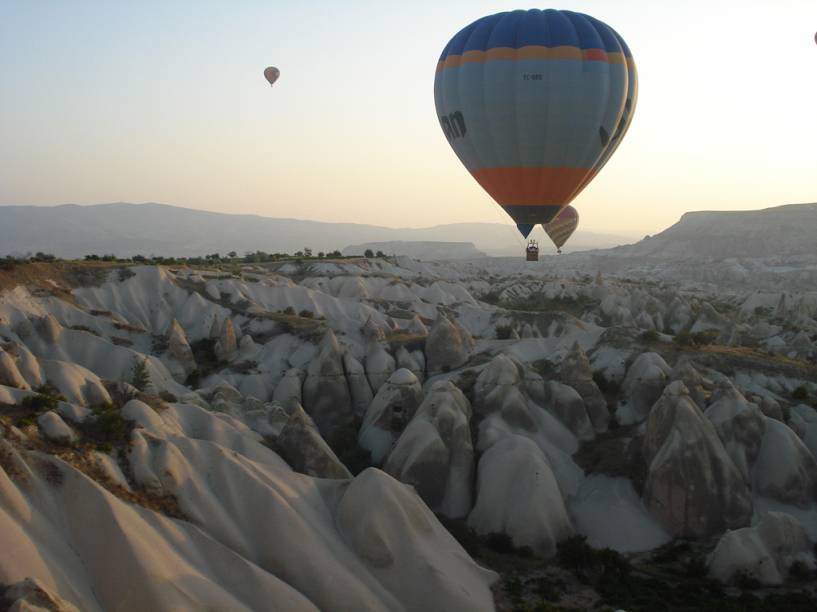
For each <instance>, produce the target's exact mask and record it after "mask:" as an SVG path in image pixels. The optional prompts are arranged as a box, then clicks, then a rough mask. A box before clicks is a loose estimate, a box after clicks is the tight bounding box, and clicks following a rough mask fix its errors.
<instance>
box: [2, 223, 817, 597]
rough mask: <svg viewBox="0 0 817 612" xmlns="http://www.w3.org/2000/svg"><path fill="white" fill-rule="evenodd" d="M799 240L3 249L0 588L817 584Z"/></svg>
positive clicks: (703, 590) (110, 590)
mask: <svg viewBox="0 0 817 612" xmlns="http://www.w3.org/2000/svg"><path fill="white" fill-rule="evenodd" d="M653 240H654V239H653ZM781 257H782V256H781ZM786 257H789V260H787V262H786V263H780V262H779V261H778V260H774V259H769V258H768V257H767V258H765V259H762V258H761V259H741V260H737V259H736V260H731V261H730V260H719V261H717V262H709V263H708V264H707V266H705V267H703V266H694V265H688V266H679V265H678V264H677V263H676V262H673V260H671V259H668V258H667V259H663V260H662V259H655V260H652V259H649V258H645V257H643V256H639V257H635V256H632V257H629V258H628V257H625V256H622V255H621V254H619V253H616V252H615V251H606V252H594V253H589V254H576V255H572V256H564V257H560V258H554V257H551V258H544V259H543V261H541V262H539V263H526V262H522V261H519V260H516V259H514V260H509V259H491V258H478V259H468V260H458V261H430V262H428V261H426V262H420V261H417V260H415V259H411V258H408V257H390V258H368V259H366V258H354V257H347V258H337V259H331V260H330V259H326V258H323V259H318V258H300V259H296V258H289V259H282V260H280V261H274V262H268V263H244V262H243V261H241V259H240V258H236V259H232V260H228V259H220V260H217V261H213V262H211V263H210V264H207V265H195V266H193V265H181V264H179V265H151V264H150V263H147V264H145V265H138V264H134V263H122V262H107V263H104V262H62V261H57V262H51V263H42V262H40V263H37V262H28V263H20V262H17V263H8V262H7V263H6V264H5V265H4V269H3V270H2V271H0V424H2V435H1V436H0V549H2V550H3V551H6V552H5V553H4V554H3V555H2V556H0V585H2V586H0V595H2V596H4V597H5V601H6V605H7V607H8V608H9V609H12V610H39V609H48V610H75V609H76V610H146V609H156V610H169V609H205V608H206V609H223V610H273V609H277V610H314V609H322V610H350V611H351V610H354V611H360V610H421V609H422V610H492V609H495V608H497V609H503V610H558V609H591V608H592V609H619V608H623V609H627V610H657V609H690V610H692V609H698V610H702V609H712V610H715V609H725V610H732V609H735V610H737V609H740V610H761V609H775V608H776V607H779V609H783V607H785V608H786V609H787V610H800V609H802V610H806V609H813V606H814V605H815V602H817V599H815V596H814V593H813V591H814V584H815V576H817V574H816V573H815V556H814V554H815V542H817V459H815V457H817V409H815V406H817V363H816V362H817V342H816V341H817V290H815V289H814V287H815V284H814V283H813V282H811V281H810V280H809V279H813V276H812V275H813V274H814V271H813V269H812V267H811V263H810V262H808V261H806V262H805V263H803V262H802V261H799V260H798V261H794V260H793V259H792V258H796V257H801V258H802V257H807V256H802V255H798V254H789V255H786ZM775 266H777V267H778V268H780V269H779V270H775ZM760 269H763V270H765V273H764V274H757V275H755V274H752V275H751V279H752V281H751V282H750V281H749V278H748V277H747V275H746V274H744V271H746V270H760ZM7 551H11V553H10V554H9V553H8V552H7ZM661 606H664V607H661ZM707 606H709V607H707ZM713 606H714V607H713ZM718 606H720V607H718ZM730 606H736V607H730Z"/></svg>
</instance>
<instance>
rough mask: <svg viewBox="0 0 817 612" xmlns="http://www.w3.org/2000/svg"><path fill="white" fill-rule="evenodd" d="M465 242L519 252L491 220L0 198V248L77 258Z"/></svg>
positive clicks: (581, 239) (587, 237)
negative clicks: (15, 202) (360, 220)
mask: <svg viewBox="0 0 817 612" xmlns="http://www.w3.org/2000/svg"><path fill="white" fill-rule="evenodd" d="M394 241H408V242H413V241H427V242H470V243H473V244H474V245H475V248H476V249H478V250H480V251H483V252H484V253H487V254H489V255H498V254H504V255H510V254H518V253H521V252H522V247H521V246H520V245H519V239H518V234H517V233H516V229H515V228H513V227H512V226H510V225H507V226H506V225H501V224H498V223H456V224H449V225H438V226H434V227H428V228H402V229H401V228H391V227H380V226H376V225H364V224H355V223H323V222H318V221H303V220H298V219H276V218H271V217H262V216H259V215H238V214H225V213H215V212H207V211H201V210H194V209H189V208H180V207H176V206H169V205H166V204H155V203H147V204H127V203H115V204H95V205H89V206H79V205H76V204H63V205H60V206H48V207H46V206H0V256H2V255H8V254H23V253H28V252H32V253H34V252H37V251H43V252H46V253H52V254H54V255H57V256H59V257H66V258H81V257H83V256H85V255H87V254H90V253H96V254H100V255H101V254H106V253H111V254H114V255H117V256H132V255H136V254H142V255H151V254H155V255H165V256H179V257H189V256H195V255H202V254H207V253H216V252H218V253H222V254H224V253H228V252H230V251H236V252H238V253H241V254H243V253H245V252H247V251H259V250H260V251H266V252H270V253H274V252H288V253H292V252H295V251H298V250H301V249H303V248H304V247H310V248H311V249H312V250H313V251H315V252H318V251H324V252H327V251H332V250H335V249H338V250H339V249H343V248H344V247H347V246H349V245H357V244H363V243H369V242H394ZM627 241H628V239H627V238H622V237H617V236H606V235H600V234H593V233H590V232H577V233H576V235H575V236H574V237H573V240H572V241H571V247H572V250H580V249H581V248H584V249H592V248H606V247H610V246H615V245H616V244H622V243H625V242H627Z"/></svg>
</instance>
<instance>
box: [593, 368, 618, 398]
mask: <svg viewBox="0 0 817 612" xmlns="http://www.w3.org/2000/svg"><path fill="white" fill-rule="evenodd" d="M593 382H595V383H596V386H597V387H598V388H599V391H601V392H602V393H608V394H612V395H615V394H616V393H618V392H619V390H620V389H621V385H620V384H619V383H618V382H616V381H615V380H609V379H608V378H607V377H606V376H605V375H604V372H602V371H601V370H596V371H595V372H593Z"/></svg>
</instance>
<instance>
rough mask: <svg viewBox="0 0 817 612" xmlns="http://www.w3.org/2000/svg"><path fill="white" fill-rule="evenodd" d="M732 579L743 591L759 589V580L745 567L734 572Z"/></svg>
mask: <svg viewBox="0 0 817 612" xmlns="http://www.w3.org/2000/svg"><path fill="white" fill-rule="evenodd" d="M732 580H733V581H734V583H735V586H737V587H738V588H740V589H742V590H744V591H747V590H753V589H759V588H760V587H761V584H760V581H759V580H758V579H757V578H755V577H754V576H753V575H752V574H751V572H749V571H748V570H745V569H744V570H740V571H739V572H735V575H734V577H733V579H732Z"/></svg>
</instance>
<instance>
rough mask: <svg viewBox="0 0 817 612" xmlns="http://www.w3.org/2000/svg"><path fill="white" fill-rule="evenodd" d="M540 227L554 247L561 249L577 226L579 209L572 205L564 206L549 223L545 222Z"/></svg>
mask: <svg viewBox="0 0 817 612" xmlns="http://www.w3.org/2000/svg"><path fill="white" fill-rule="evenodd" d="M542 227H543V228H545V233H546V234H547V235H548V236H549V237H550V239H551V240H552V241H553V244H555V245H556V248H557V249H561V248H562V247H563V246H564V244H565V242H567V240H568V238H570V236H572V235H573V232H575V231H576V228H577V227H579V211H577V210H576V209H575V208H573V207H572V206H565V207H564V208H563V209H562V210H560V211H559V214H558V215H556V216H555V217H554V218H553V220H551V221H550V223H545V224H544V225H543V226H542Z"/></svg>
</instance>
